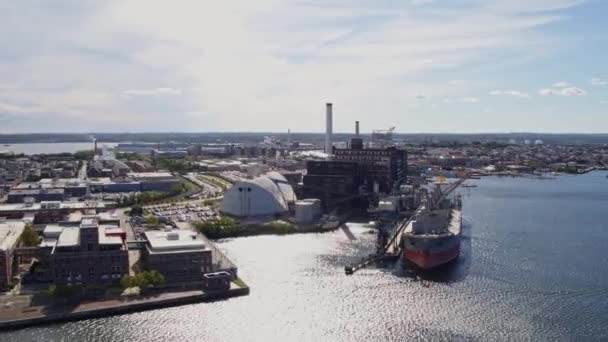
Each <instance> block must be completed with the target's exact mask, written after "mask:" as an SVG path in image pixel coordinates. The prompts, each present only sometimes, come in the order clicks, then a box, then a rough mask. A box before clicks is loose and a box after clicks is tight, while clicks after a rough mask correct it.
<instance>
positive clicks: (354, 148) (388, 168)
mask: <svg viewBox="0 0 608 342" xmlns="http://www.w3.org/2000/svg"><path fill="white" fill-rule="evenodd" d="M333 155H334V160H336V161H347V162H355V163H357V164H358V165H359V171H360V175H361V178H362V181H363V184H364V186H365V190H366V191H367V192H382V193H390V192H391V191H392V190H393V189H395V188H398V187H399V185H401V184H404V183H405V182H406V177H407V152H406V151H405V150H400V149H397V148H396V147H387V148H364V147H363V144H362V143H360V139H353V141H352V144H351V146H350V148H344V149H338V148H334V150H333Z"/></svg>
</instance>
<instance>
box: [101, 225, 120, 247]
mask: <svg viewBox="0 0 608 342" xmlns="http://www.w3.org/2000/svg"><path fill="white" fill-rule="evenodd" d="M98 234H99V235H98V236H99V244H100V245H122V238H121V237H120V236H112V235H110V236H108V235H106V230H105V229H99V230H98Z"/></svg>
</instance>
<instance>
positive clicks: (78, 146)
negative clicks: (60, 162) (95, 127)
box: [0, 142, 117, 154]
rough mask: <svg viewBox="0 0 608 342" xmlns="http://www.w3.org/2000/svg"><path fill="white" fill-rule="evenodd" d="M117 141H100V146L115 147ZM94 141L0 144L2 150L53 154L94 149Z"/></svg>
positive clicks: (16, 152)
mask: <svg viewBox="0 0 608 342" xmlns="http://www.w3.org/2000/svg"><path fill="white" fill-rule="evenodd" d="M116 145H117V144H116V143H98V146H99V148H101V147H102V146H107V147H108V148H113V147H114V146H116ZM92 149H93V142H82V143H27V144H10V146H4V144H2V145H0V151H13V152H14V153H15V154H20V153H23V154H42V153H44V154H51V153H74V152H77V151H84V150H92Z"/></svg>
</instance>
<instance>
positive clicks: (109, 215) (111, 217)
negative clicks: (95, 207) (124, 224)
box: [97, 211, 120, 221]
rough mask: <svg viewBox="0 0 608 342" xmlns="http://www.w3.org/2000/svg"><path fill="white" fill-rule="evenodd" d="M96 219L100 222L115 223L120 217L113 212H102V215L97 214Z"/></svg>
mask: <svg viewBox="0 0 608 342" xmlns="http://www.w3.org/2000/svg"><path fill="white" fill-rule="evenodd" d="M97 218H98V219H99V220H100V221H116V220H120V216H119V215H118V213H117V212H115V211H113V212H109V211H104V212H102V213H98V214H97Z"/></svg>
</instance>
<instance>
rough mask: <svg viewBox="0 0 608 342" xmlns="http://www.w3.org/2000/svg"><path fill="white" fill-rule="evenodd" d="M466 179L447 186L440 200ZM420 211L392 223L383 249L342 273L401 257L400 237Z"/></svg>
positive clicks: (349, 272)
mask: <svg viewBox="0 0 608 342" xmlns="http://www.w3.org/2000/svg"><path fill="white" fill-rule="evenodd" d="M467 179H468V178H467V177H464V178H460V179H458V181H456V182H454V183H451V184H449V185H448V187H447V188H446V189H445V190H444V191H443V193H442V197H441V198H442V199H443V198H445V197H447V196H448V195H449V194H450V193H451V192H452V191H454V190H455V189H457V188H458V187H459V186H461V185H462V184H463V183H464V182H465V181H466V180H467ZM421 210H423V205H420V206H419V207H418V208H416V211H415V212H414V214H413V215H411V216H410V217H409V218H406V219H400V220H397V221H395V223H393V229H392V232H393V234H392V235H391V237H390V239H388V241H387V242H386V244H385V245H384V248H382V249H381V250H380V251H378V252H377V253H375V254H371V255H369V256H367V257H366V258H364V259H363V260H361V261H360V262H358V263H357V264H355V265H348V266H345V267H344V273H346V275H352V274H354V273H355V272H356V271H358V270H360V269H362V268H365V267H367V266H369V265H371V264H373V263H375V262H377V261H380V260H386V259H392V258H396V257H399V255H401V244H400V242H401V235H402V234H403V232H404V231H405V228H406V227H407V226H408V225H409V224H410V222H411V221H412V220H414V219H415V218H416V215H417V214H418V213H419V212H420V211H421Z"/></svg>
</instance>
